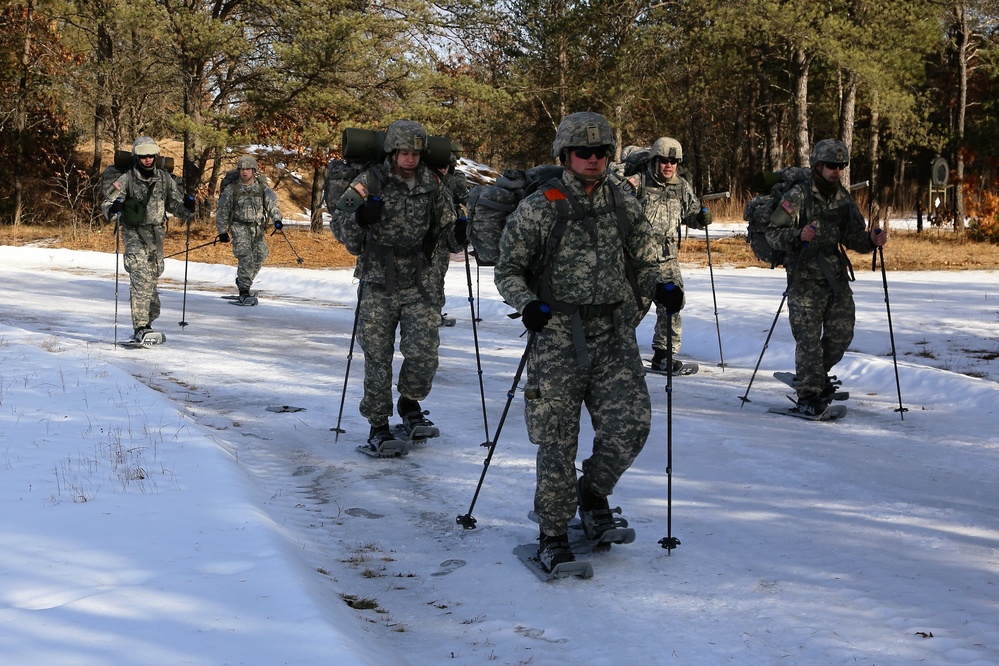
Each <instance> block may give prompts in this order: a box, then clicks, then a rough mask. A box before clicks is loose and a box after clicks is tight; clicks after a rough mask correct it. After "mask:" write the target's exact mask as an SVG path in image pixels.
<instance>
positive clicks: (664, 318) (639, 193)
mask: <svg viewBox="0 0 999 666" xmlns="http://www.w3.org/2000/svg"><path fill="white" fill-rule="evenodd" d="M681 162H683V147H682V146H681V145H680V142H679V141H677V140H676V139H674V138H671V137H665V136H664V137H661V138H659V139H656V142H655V143H654V144H652V150H651V153H650V159H649V162H648V164H647V165H646V167H645V168H644V169H643V170H641V171H639V172H638V173H636V174H633V175H632V176H629V177H628V178H627V179H626V182H625V187H624V189H625V190H626V191H631V192H633V193H634V194H635V196H636V197H638V200H639V201H640V202H641V204H642V208H643V209H644V210H645V216H646V217H647V218H649V222H650V223H651V224H652V230H653V232H654V233H655V242H656V250H657V254H658V256H657V259H658V260H659V261H661V262H663V263H668V264H669V265H670V266H671V270H672V271H673V274H674V275H676V276H677V279H679V280H680V284H681V285H682V284H683V278H682V277H681V276H680V262H679V260H678V258H677V253H678V250H679V242H680V225H681V224H682V225H684V226H687V227H693V228H695V229H704V228H705V227H706V226H707V225H709V224H711V211H709V210H708V209H706V208H704V209H702V208H701V201H700V199H698V198H697V195H696V194H694V188H693V187H691V185H690V183H688V182H687V180H686V179H684V178H683V177H682V176H680V174H679V173H678V170H679V168H680V163H681ZM682 334H683V323H682V319H681V318H680V313H679V312H675V311H674V312H672V313H667V312H666V311H665V310H664V309H663V308H662V307H657V308H656V327H655V332H654V333H653V335H652V369H653V370H656V371H658V372H666V371H667V370H668V368H667V367H666V363H667V361H666V359H667V358H668V352H669V351H670V350H668V349H667V348H666V347H667V345H669V346H671V347H672V352H673V372H674V373H677V372H680V370H681V369H682V368H683V361H681V360H679V359H678V358H677V354H678V353H679V352H680V342H681V336H682ZM669 341H671V342H669Z"/></svg>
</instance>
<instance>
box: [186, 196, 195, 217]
mask: <svg viewBox="0 0 999 666" xmlns="http://www.w3.org/2000/svg"><path fill="white" fill-rule="evenodd" d="M184 208H186V209H187V212H188V213H193V212H194V197H193V196H191V195H190V194H188V195H187V196H186V197H184Z"/></svg>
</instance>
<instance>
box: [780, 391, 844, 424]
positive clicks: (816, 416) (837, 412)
mask: <svg viewBox="0 0 999 666" xmlns="http://www.w3.org/2000/svg"><path fill="white" fill-rule="evenodd" d="M788 400H790V401H791V402H793V403H794V407H771V408H770V409H769V410H768V411H770V412H771V413H773V414H784V415H786V416H795V417H798V418H800V419H806V420H808V421H835V420H836V419H841V418H843V417H844V416H846V406H845V405H831V404H829V401H828V400H825V399H823V398H799V399H798V400H795V399H794V398H792V397H791V396H788Z"/></svg>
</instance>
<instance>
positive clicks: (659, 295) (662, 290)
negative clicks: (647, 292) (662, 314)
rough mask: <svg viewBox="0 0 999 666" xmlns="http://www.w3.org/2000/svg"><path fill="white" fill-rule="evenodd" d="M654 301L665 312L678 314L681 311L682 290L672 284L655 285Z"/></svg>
mask: <svg viewBox="0 0 999 666" xmlns="http://www.w3.org/2000/svg"><path fill="white" fill-rule="evenodd" d="M655 300H656V305H659V306H661V307H662V308H664V309H665V310H666V312H669V313H671V314H672V313H674V312H679V311H680V310H682V309H683V289H681V288H680V287H679V286H677V285H675V284H673V283H672V282H660V283H659V284H657V285H656V296H655Z"/></svg>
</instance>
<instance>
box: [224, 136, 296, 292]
mask: <svg viewBox="0 0 999 666" xmlns="http://www.w3.org/2000/svg"><path fill="white" fill-rule="evenodd" d="M236 169H237V170H238V171H239V180H237V181H234V182H232V183H230V184H229V185H228V186H226V187H225V188H224V189H223V190H222V194H221V195H220V196H219V204H218V209H217V210H216V211H215V227H216V228H217V229H218V232H219V236H218V239H219V242H221V243H228V242H229V241H230V233H231V234H232V237H231V240H232V253H233V255H234V256H235V257H236V259H237V260H238V261H239V265H238V267H237V268H236V288H237V289H239V303H240V304H242V305H256V304H257V297H256V296H255V295H254V294H251V293H250V287H251V286H252V285H253V280H254V279H256V277H257V273H259V272H260V268H261V267H262V266H263V265H264V262H265V261H266V260H267V254H268V252H269V250H268V247H267V240H266V238H265V237H264V236H265V234H266V233H267V223H268V222H271V223H273V224H274V228H275V229H278V230H280V229H281V228H282V226H284V223H283V222H282V217H281V208H280V206H279V205H278V198H277V194H275V193H274V190H272V189H271V188H270V187H268V185H267V179H266V178H265V177H264V176H262V175H258V167H257V160H255V159H254V158H253V157H252V156H251V155H244V156H243V157H240V158H239V160H238V161H237V162H236Z"/></svg>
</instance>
